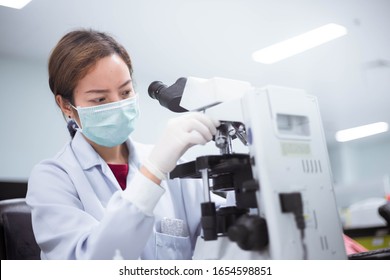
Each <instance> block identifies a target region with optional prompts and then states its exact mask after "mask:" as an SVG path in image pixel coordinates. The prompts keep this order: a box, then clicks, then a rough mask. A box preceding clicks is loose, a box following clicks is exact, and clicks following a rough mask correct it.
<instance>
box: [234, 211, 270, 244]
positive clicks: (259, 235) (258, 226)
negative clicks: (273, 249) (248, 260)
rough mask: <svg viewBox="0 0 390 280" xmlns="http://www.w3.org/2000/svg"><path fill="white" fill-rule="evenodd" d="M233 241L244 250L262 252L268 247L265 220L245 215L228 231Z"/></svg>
mask: <svg viewBox="0 0 390 280" xmlns="http://www.w3.org/2000/svg"><path fill="white" fill-rule="evenodd" d="M228 236H229V239H230V240H231V241H234V242H237V245H238V246H239V247H240V248H241V249H243V250H247V251H248V250H252V251H254V250H262V249H264V248H265V247H266V246H267V245H268V231H267V224H266V221H265V219H263V218H261V217H259V216H250V215H244V216H242V217H240V218H239V219H238V220H237V222H236V223H235V224H234V225H232V226H231V227H230V228H229V230H228Z"/></svg>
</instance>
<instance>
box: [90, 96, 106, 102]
mask: <svg viewBox="0 0 390 280" xmlns="http://www.w3.org/2000/svg"><path fill="white" fill-rule="evenodd" d="M104 100H106V99H105V98H104V97H101V98H95V99H94V100H93V102H95V103H102V102H104Z"/></svg>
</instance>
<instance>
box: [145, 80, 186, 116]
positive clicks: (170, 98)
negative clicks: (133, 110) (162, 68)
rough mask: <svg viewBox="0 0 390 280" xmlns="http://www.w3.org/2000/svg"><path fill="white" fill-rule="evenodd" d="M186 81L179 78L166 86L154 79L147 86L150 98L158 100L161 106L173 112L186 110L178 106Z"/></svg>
mask: <svg viewBox="0 0 390 280" xmlns="http://www.w3.org/2000/svg"><path fill="white" fill-rule="evenodd" d="M186 82H187V79H186V78H179V79H178V80H177V81H176V82H175V83H174V84H173V85H171V86H169V87H168V86H167V85H165V84H164V83H163V82H160V81H154V82H152V83H151V84H150V85H149V87H148V94H149V96H150V97H151V98H153V99H156V100H158V102H160V104H161V105H162V106H164V107H166V108H168V109H169V110H171V111H173V112H177V113H181V112H186V111H187V110H186V109H184V108H182V107H181V106H180V100H181V97H182V95H183V91H184V87H185V86H186Z"/></svg>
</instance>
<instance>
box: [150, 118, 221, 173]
mask: <svg viewBox="0 0 390 280" xmlns="http://www.w3.org/2000/svg"><path fill="white" fill-rule="evenodd" d="M219 125H220V123H219V121H216V120H213V119H212V118H210V117H208V116H206V115H204V114H203V113H199V112H196V113H195V112H194V113H188V114H184V115H182V116H180V117H177V118H174V119H171V120H169V121H168V124H167V126H166V128H165V130H164V132H163V134H162V136H161V138H160V139H159V141H158V142H157V144H156V145H155V147H154V148H153V150H152V152H151V153H150V155H149V157H148V158H147V160H146V161H145V162H144V163H143V165H144V166H145V167H146V168H147V169H148V170H149V171H150V172H151V173H152V174H153V175H155V176H156V177H157V178H159V179H160V180H162V179H165V177H166V174H167V173H169V172H171V171H172V170H173V169H174V168H175V166H176V163H177V161H178V160H179V158H180V157H181V156H182V155H183V154H184V153H185V152H186V151H187V150H188V149H189V148H190V147H192V146H194V145H197V144H202V145H204V144H206V143H207V142H209V141H210V140H212V138H213V135H215V134H216V132H217V129H216V128H217V127H218V126H219Z"/></svg>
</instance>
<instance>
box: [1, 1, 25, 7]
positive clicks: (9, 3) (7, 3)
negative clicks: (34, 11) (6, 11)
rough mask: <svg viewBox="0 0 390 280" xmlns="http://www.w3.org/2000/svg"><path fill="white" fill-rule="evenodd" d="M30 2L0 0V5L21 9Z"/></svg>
mask: <svg viewBox="0 0 390 280" xmlns="http://www.w3.org/2000/svg"><path fill="white" fill-rule="evenodd" d="M30 2H31V0H0V6H5V7H8V8H14V9H21V8H23V7H24V6H26V5H27V4H28V3H30Z"/></svg>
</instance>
